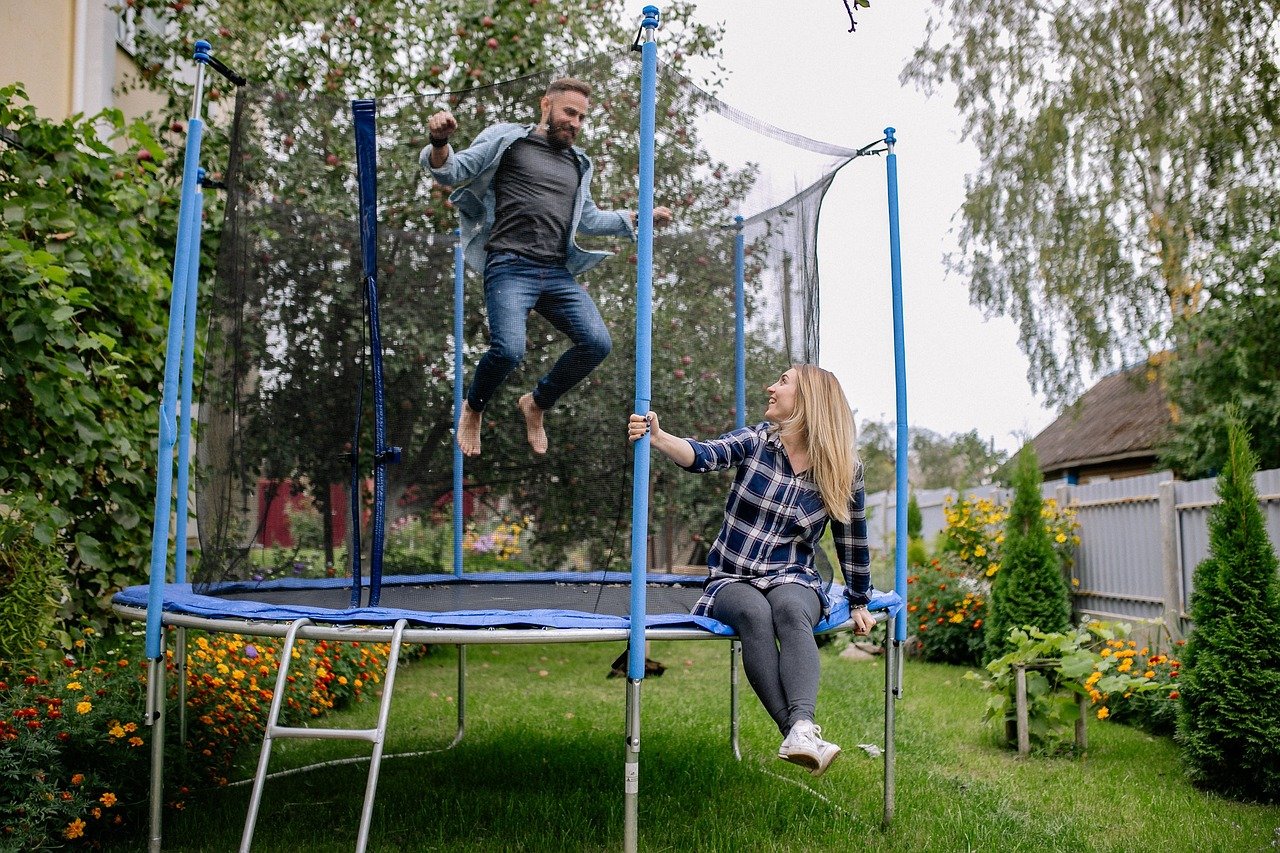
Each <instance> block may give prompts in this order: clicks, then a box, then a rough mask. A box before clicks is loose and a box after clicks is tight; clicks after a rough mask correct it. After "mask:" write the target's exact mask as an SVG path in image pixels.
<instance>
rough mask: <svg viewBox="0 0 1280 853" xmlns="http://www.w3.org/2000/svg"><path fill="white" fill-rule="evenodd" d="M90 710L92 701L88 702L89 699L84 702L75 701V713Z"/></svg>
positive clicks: (85, 712) (83, 712)
mask: <svg viewBox="0 0 1280 853" xmlns="http://www.w3.org/2000/svg"><path fill="white" fill-rule="evenodd" d="M92 710H93V703H92V702H89V701H87V700H86V701H84V702H78V703H76V713H77V714H87V713H89V712H90V711H92Z"/></svg>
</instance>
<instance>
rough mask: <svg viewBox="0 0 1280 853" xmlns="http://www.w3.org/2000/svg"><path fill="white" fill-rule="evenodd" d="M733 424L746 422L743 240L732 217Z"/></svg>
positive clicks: (738, 425) (739, 219)
mask: <svg viewBox="0 0 1280 853" xmlns="http://www.w3.org/2000/svg"><path fill="white" fill-rule="evenodd" d="M733 222H734V225H735V226H736V227H737V229H738V230H737V233H736V234H735V235H734V237H733V315H734V317H733V412H734V414H733V426H734V429H742V428H743V427H744V426H746V425H747V285H746V270H747V257H746V241H745V240H743V238H742V217H741V216H735V217H734V218H733Z"/></svg>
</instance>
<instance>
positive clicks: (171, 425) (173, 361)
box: [146, 41, 209, 713]
mask: <svg viewBox="0 0 1280 853" xmlns="http://www.w3.org/2000/svg"><path fill="white" fill-rule="evenodd" d="M195 59H196V86H195V91H196V95H195V100H194V104H193V107H192V116H191V119H190V120H189V121H188V122H187V149H186V154H185V155H184V158H183V161H182V201H181V202H180V204H179V206H178V244H177V247H176V249H175V250H174V253H173V285H172V289H171V291H170V296H169V337H168V341H167V342H166V344H165V356H164V389H163V391H162V393H161V398H160V444H159V450H158V456H159V460H158V465H157V471H156V502H155V513H154V517H153V518H152V521H151V574H150V579H149V580H150V586H149V587H148V590H147V635H146V655H147V657H148V658H150V659H151V660H153V661H158V660H159V659H160V658H161V657H162V656H163V654H164V649H163V643H162V642H161V636H160V633H161V631H160V629H161V625H160V614H161V610H162V608H163V606H164V582H165V574H166V571H167V570H168V563H169V560H168V552H169V513H170V511H171V510H172V507H173V464H174V463H173V448H174V445H175V444H177V441H178V435H177V433H178V424H177V417H176V415H177V412H176V409H177V405H178V371H179V368H180V365H181V362H182V336H183V328H184V326H185V320H186V303H187V279H188V268H189V267H190V265H191V242H192V240H194V239H195V231H196V229H198V228H199V227H200V220H199V219H198V217H197V216H196V209H197V207H198V204H197V199H196V196H197V195H198V194H199V189H198V177H199V171H200V143H201V140H202V137H203V134H204V123H203V122H202V121H201V120H200V103H201V100H202V99H203V94H204V67H205V64H206V63H207V62H208V61H209V43H208V42H207V41H198V42H196V53H195ZM152 713H154V709H152Z"/></svg>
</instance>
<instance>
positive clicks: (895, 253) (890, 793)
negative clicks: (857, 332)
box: [884, 127, 907, 825]
mask: <svg viewBox="0 0 1280 853" xmlns="http://www.w3.org/2000/svg"><path fill="white" fill-rule="evenodd" d="M884 142H885V150H886V156H885V177H886V183H887V184H888V190H889V275H890V283H891V286H892V290H893V364H894V384H895V389H896V398H897V407H896V417H897V420H898V429H897V448H896V458H895V474H896V485H895V488H896V489H897V506H896V507H895V510H896V513H895V515H896V518H895V524H896V529H895V530H894V573H893V584H894V589H896V590H897V591H898V593H899V594H900V595H903V596H905V595H906V592H907V364H906V345H905V342H904V335H903V325H904V324H903V318H902V240H901V234H900V232H899V230H898V155H897V154H896V153H895V152H894V146H895V143H896V142H897V139H896V137H895V131H894V129H893V128H892V127H886V128H885V129H884ZM896 617H897V618H894V619H891V620H890V625H891V626H892V627H891V636H890V637H888V638H887V640H886V642H887V643H888V645H889V648H888V649H887V651H888V654H886V655H885V667H886V672H885V712H886V713H885V754H884V822H885V824H886V825H887V824H888V823H889V821H890V820H891V819H892V818H893V809H894V788H895V775H894V763H895V761H896V758H897V750H896V749H895V748H894V740H895V727H896V720H895V718H894V715H893V703H894V700H895V699H897V698H899V697H901V696H902V670H901V666H902V648H903V644H904V643H905V642H906V639H907V620H906V612H905V610H902V609H899V611H898V612H897V614H896Z"/></svg>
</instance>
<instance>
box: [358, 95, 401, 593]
mask: <svg viewBox="0 0 1280 853" xmlns="http://www.w3.org/2000/svg"><path fill="white" fill-rule="evenodd" d="M351 112H352V114H353V115H354V117H355V131H356V182H357V184H358V185H359V187H360V254H361V257H362V258H363V259H364V283H365V291H366V294H367V299H366V302H367V303H368V304H367V308H368V312H369V357H370V364H371V365H372V368H373V522H372V527H373V531H372V532H373V541H372V543H370V546H369V606H370V607H376V606H377V604H378V599H379V598H380V597H381V595H382V549H383V546H384V544H385V542H386V532H387V531H386V526H387V514H386V513H387V465H389V464H393V463H396V462H399V461H400V448H398V447H388V446H387V406H386V390H385V388H384V386H383V379H382V329H381V324H380V323H379V320H378V173H377V169H378V165H377V163H378V134H377V128H376V126H375V124H376V123H375V119H376V116H377V104H376V103H375V102H374V101H373V100H372V99H361V100H358V101H352V102H351ZM353 594H355V600H354V601H352V603H351V604H352V606H353V607H355V606H358V605H359V594H358V590H353Z"/></svg>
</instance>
